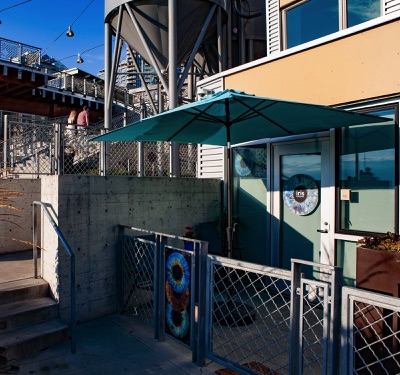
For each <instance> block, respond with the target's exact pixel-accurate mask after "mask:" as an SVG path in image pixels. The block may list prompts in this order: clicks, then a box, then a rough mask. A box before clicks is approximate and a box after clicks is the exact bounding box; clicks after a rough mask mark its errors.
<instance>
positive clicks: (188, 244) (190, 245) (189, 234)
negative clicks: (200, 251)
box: [183, 225, 194, 250]
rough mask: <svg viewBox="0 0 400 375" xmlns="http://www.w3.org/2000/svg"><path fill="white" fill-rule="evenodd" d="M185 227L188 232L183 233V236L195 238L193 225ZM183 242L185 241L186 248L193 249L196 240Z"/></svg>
mask: <svg viewBox="0 0 400 375" xmlns="http://www.w3.org/2000/svg"><path fill="white" fill-rule="evenodd" d="M185 229H186V232H185V234H184V235H183V237H185V238H192V239H194V229H193V227H191V226H189V225H188V226H186V227H185ZM183 243H184V248H185V250H193V249H194V242H192V241H183Z"/></svg>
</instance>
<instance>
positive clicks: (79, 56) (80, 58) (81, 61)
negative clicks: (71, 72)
mask: <svg viewBox="0 0 400 375" xmlns="http://www.w3.org/2000/svg"><path fill="white" fill-rule="evenodd" d="M83 61H84V60H83V59H82V57H81V54H80V53H78V60H76V62H77V63H78V64H82V63H83Z"/></svg>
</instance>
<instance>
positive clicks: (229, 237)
mask: <svg viewBox="0 0 400 375" xmlns="http://www.w3.org/2000/svg"><path fill="white" fill-rule="evenodd" d="M227 148H228V155H227V175H226V179H227V191H226V197H227V214H228V218H227V219H228V226H227V228H226V237H227V241H228V254H227V255H228V258H232V250H233V243H232V240H233V231H232V170H231V160H232V148H231V143H230V142H229V141H228V142H227Z"/></svg>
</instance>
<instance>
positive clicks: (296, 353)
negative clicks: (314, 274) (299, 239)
mask: <svg viewBox="0 0 400 375" xmlns="http://www.w3.org/2000/svg"><path fill="white" fill-rule="evenodd" d="M300 288H301V264H299V263H296V262H294V261H293V260H292V290H291V298H290V299H291V301H290V349H289V374H290V375H297V374H301V369H302V366H301V363H302V351H301V348H300V346H301V342H302V336H301V332H300V303H301V300H300V298H301V290H300Z"/></svg>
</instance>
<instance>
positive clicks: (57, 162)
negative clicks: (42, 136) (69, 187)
mask: <svg viewBox="0 0 400 375" xmlns="http://www.w3.org/2000/svg"><path fill="white" fill-rule="evenodd" d="M54 137H55V139H54V174H55V175H58V176H60V175H61V174H62V169H63V168H62V160H63V159H62V158H61V149H62V147H61V125H60V124H59V123H58V124H55V132H54Z"/></svg>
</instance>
